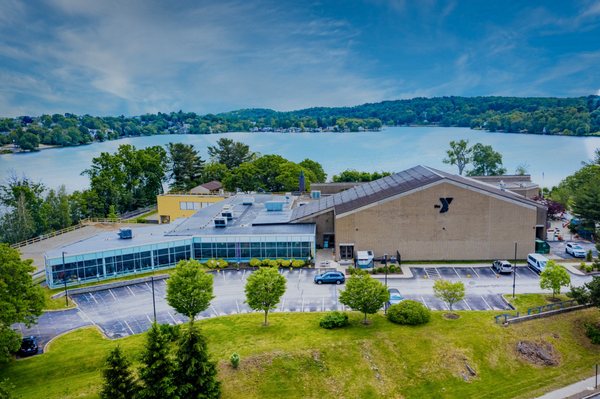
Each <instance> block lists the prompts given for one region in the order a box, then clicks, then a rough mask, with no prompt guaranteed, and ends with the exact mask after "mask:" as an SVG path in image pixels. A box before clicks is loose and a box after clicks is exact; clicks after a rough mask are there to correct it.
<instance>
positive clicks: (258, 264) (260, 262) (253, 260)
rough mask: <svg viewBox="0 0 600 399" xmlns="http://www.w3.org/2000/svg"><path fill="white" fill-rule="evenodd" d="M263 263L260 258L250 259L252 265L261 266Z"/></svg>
mask: <svg viewBox="0 0 600 399" xmlns="http://www.w3.org/2000/svg"><path fill="white" fill-rule="evenodd" d="M261 264H262V261H261V260H260V259H256V258H252V259H250V267H259V266H260V265H261Z"/></svg>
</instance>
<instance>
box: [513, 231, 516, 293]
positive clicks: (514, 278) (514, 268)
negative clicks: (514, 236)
mask: <svg viewBox="0 0 600 399" xmlns="http://www.w3.org/2000/svg"><path fill="white" fill-rule="evenodd" d="M516 284H517V242H516V241H515V263H514V265H513V299H514V298H515V286H516Z"/></svg>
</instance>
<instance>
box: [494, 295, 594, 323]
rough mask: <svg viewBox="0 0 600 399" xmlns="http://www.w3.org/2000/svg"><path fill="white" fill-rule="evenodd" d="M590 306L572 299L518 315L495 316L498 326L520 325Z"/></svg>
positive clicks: (504, 314) (518, 313) (531, 309)
mask: <svg viewBox="0 0 600 399" xmlns="http://www.w3.org/2000/svg"><path fill="white" fill-rule="evenodd" d="M588 306H590V305H580V304H578V303H577V301H576V300H574V299H571V300H568V301H562V302H556V303H551V304H548V305H544V306H535V307H532V308H529V309H527V312H523V313H521V312H517V313H516V314H510V313H503V314H499V315H497V316H494V319H495V321H496V324H498V323H502V324H510V323H518V322H521V321H526V320H532V319H538V318H541V317H546V316H552V315H555V314H560V313H564V312H570V311H572V310H577V309H583V308H586V307H588Z"/></svg>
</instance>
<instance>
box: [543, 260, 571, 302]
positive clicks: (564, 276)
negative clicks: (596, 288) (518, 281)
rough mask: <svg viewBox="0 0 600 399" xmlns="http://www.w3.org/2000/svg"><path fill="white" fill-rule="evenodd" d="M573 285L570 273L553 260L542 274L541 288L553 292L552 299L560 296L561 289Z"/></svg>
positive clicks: (547, 264)
mask: <svg viewBox="0 0 600 399" xmlns="http://www.w3.org/2000/svg"><path fill="white" fill-rule="evenodd" d="M569 284H571V276H569V272H567V270H566V269H565V268H563V267H562V266H560V265H559V264H557V263H556V262H554V261H553V260H549V261H548V263H546V267H545V268H544V271H542V273H541V274H540V287H541V288H542V289H546V290H552V297H553V298H554V297H555V296H556V294H560V288H561V287H567V286H569Z"/></svg>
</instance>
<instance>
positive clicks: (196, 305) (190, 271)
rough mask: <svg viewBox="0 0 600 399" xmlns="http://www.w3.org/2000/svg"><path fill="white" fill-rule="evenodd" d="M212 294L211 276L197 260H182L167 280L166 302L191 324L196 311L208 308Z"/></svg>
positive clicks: (196, 313)
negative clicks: (187, 318)
mask: <svg viewBox="0 0 600 399" xmlns="http://www.w3.org/2000/svg"><path fill="white" fill-rule="evenodd" d="M213 298H214V295H213V276H212V274H208V273H206V272H205V271H204V270H202V268H201V265H200V262H198V261H197V260H182V261H180V262H179V263H178V264H177V267H176V268H175V273H173V274H172V275H171V277H170V278H169V279H168V280H167V302H168V303H169V305H171V306H172V307H173V308H174V309H175V310H176V311H178V312H179V313H181V314H183V315H186V316H187V317H189V319H190V324H193V322H194V319H195V317H196V316H197V315H198V313H200V312H202V311H203V310H206V309H208V307H209V306H210V301H211V300H212V299H213Z"/></svg>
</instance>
